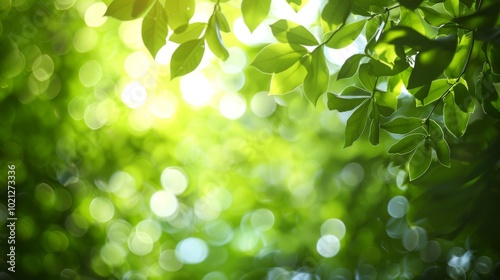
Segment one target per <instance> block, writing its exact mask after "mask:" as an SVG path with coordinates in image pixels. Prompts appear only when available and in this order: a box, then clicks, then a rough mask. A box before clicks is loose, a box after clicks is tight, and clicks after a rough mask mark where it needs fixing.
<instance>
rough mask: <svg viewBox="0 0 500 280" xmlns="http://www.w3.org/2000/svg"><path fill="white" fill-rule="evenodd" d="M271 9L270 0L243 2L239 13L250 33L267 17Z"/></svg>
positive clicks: (248, 0)
mask: <svg viewBox="0 0 500 280" xmlns="http://www.w3.org/2000/svg"><path fill="white" fill-rule="evenodd" d="M270 8H271V0H243V1H241V13H242V14H243V21H244V22H245V24H246V26H247V27H248V29H250V31H251V32H253V31H254V30H255V28H257V26H259V24H260V23H261V22H262V21H263V20H264V19H265V18H266V17H267V14H268V13H269V9H270Z"/></svg>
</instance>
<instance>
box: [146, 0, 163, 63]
mask: <svg viewBox="0 0 500 280" xmlns="http://www.w3.org/2000/svg"><path fill="white" fill-rule="evenodd" d="M167 24H168V19H167V13H166V12H165V7H163V5H162V4H161V3H160V2H156V3H155V4H154V6H153V7H152V8H151V10H149V12H148V14H147V15H146V17H144V20H143V21H142V31H141V35H142V41H143V42H144V45H145V46H146V48H148V50H149V53H151V55H152V56H153V57H155V56H156V54H157V53H158V51H159V50H160V48H161V47H163V46H164V45H165V43H166V41H167V36H168V25H167Z"/></svg>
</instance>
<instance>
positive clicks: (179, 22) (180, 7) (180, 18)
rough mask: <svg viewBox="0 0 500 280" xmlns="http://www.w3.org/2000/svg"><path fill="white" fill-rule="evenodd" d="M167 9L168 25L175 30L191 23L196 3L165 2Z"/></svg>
mask: <svg viewBox="0 0 500 280" xmlns="http://www.w3.org/2000/svg"><path fill="white" fill-rule="evenodd" d="M165 8H166V9H167V15H168V19H169V20H168V25H169V26H170V28H172V29H173V30H175V29H177V28H178V27H180V26H183V25H186V24H188V23H189V20H190V19H191V17H192V16H193V15H194V9H195V2H194V0H182V1H179V0H165Z"/></svg>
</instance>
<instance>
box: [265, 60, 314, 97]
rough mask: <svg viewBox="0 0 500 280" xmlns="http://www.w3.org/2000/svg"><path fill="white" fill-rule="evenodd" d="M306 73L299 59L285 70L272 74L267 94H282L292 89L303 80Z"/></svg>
mask: <svg viewBox="0 0 500 280" xmlns="http://www.w3.org/2000/svg"><path fill="white" fill-rule="evenodd" d="M306 75H307V70H306V68H305V67H304V65H303V64H302V62H301V61H297V62H296V63H295V64H293V65H292V66H291V67H290V68H288V69H286V70H285V71H281V72H279V73H274V74H273V76H272V78H271V86H270V88H269V94H270V95H282V94H285V93H288V92H290V91H292V90H294V89H295V88H297V87H298V86H300V85H301V84H302V83H303V82H304V78H305V77H306Z"/></svg>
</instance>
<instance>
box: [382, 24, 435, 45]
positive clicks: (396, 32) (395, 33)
mask: <svg viewBox="0 0 500 280" xmlns="http://www.w3.org/2000/svg"><path fill="white" fill-rule="evenodd" d="M379 41H380V42H382V43H388V44H393V45H397V46H408V47H410V48H412V49H414V50H417V51H420V50H425V49H429V48H432V47H437V46H436V45H437V44H436V43H435V42H434V41H432V40H430V39H429V38H427V37H425V36H424V35H422V34H420V33H418V32H417V31H415V30H414V29H412V28H410V27H407V26H394V27H391V28H390V29H389V30H387V31H385V32H384V33H382V36H381V37H380V40H379Z"/></svg>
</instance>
